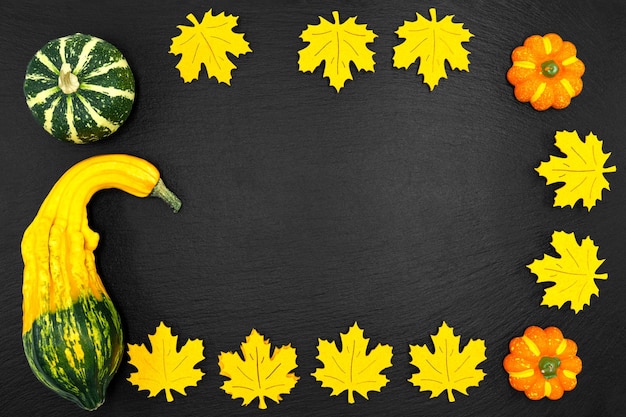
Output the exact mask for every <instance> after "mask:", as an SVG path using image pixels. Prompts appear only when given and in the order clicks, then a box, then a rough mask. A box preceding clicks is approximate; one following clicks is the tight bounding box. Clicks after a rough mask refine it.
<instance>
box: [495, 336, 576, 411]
mask: <svg viewBox="0 0 626 417" xmlns="http://www.w3.org/2000/svg"><path fill="white" fill-rule="evenodd" d="M509 350H510V353H509V354H508V355H507V356H506V357H505V358H504V361H503V366H504V369H505V370H506V371H507V372H508V374H509V383H510V384H511V386H512V387H513V388H514V389H516V390H517V391H523V392H524V394H526V396H527V397H528V398H530V399H531V400H540V399H542V398H544V397H547V398H549V399H551V400H558V399H559V398H561V397H562V396H563V394H564V392H565V391H571V390H573V389H574V388H575V387H576V384H577V379H576V376H577V375H578V374H579V373H580V372H581V371H582V367H583V364H582V361H581V360H580V358H579V357H578V356H576V353H577V351H578V346H577V345H576V343H575V342H574V341H572V340H570V339H566V338H564V337H563V333H561V330H559V329H558V328H557V327H547V328H546V329H542V328H541V327H537V326H530V327H528V328H527V329H526V330H525V331H524V335H523V336H521V337H515V338H513V339H512V340H511V342H510V343H509Z"/></svg>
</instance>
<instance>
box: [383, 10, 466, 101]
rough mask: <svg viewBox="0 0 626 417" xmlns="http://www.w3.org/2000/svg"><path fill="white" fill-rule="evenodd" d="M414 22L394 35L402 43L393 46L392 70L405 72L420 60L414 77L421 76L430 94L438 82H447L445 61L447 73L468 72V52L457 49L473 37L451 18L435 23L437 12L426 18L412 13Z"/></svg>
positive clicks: (434, 11)
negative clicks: (443, 80) (444, 79)
mask: <svg viewBox="0 0 626 417" xmlns="http://www.w3.org/2000/svg"><path fill="white" fill-rule="evenodd" d="M416 15H417V20H415V21H413V22H409V21H405V22H404V24H403V25H402V26H400V27H399V28H398V30H397V31H396V34H397V35H398V37H400V38H403V39H405V41H404V42H402V43H401V44H400V45H397V46H394V48H393V50H394V54H393V66H394V67H396V68H404V69H408V68H409V66H411V64H413V63H414V62H416V61H417V59H418V58H419V59H420V63H419V68H418V71H417V73H418V74H420V75H423V76H424V82H425V83H426V84H428V86H429V87H430V91H432V90H433V89H434V88H435V87H436V86H437V85H438V84H439V80H440V79H442V78H448V75H447V73H446V66H445V64H446V61H448V64H449V65H450V68H451V69H453V70H454V69H458V70H461V71H469V63H470V62H469V59H468V57H467V56H468V55H469V51H467V50H466V49H465V48H463V46H462V45H461V44H462V43H463V42H469V40H470V38H471V37H472V36H474V35H472V34H471V33H470V31H469V30H467V29H464V28H463V23H454V22H452V18H453V17H454V16H450V15H449V16H446V17H444V18H443V19H441V20H440V21H437V11H436V10H435V9H434V8H431V9H430V18H431V20H428V19H427V18H425V17H423V16H422V15H420V14H419V13H416Z"/></svg>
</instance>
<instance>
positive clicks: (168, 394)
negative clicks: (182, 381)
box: [165, 388, 174, 403]
mask: <svg viewBox="0 0 626 417" xmlns="http://www.w3.org/2000/svg"><path fill="white" fill-rule="evenodd" d="M165 399H166V400H167V402H168V403H171V402H172V401H174V396H173V395H172V391H171V390H170V389H169V388H166V389H165Z"/></svg>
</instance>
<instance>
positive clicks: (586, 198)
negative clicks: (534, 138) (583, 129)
mask: <svg viewBox="0 0 626 417" xmlns="http://www.w3.org/2000/svg"><path fill="white" fill-rule="evenodd" d="M555 139H556V140H555V145H556V147H557V148H559V149H560V150H561V152H563V153H564V154H565V155H566V157H565V158H562V157H557V156H553V155H552V156H550V160H549V161H548V162H542V163H541V164H540V165H539V167H537V168H535V170H536V171H537V172H538V173H539V175H541V176H542V177H545V178H546V184H548V185H549V184H554V183H565V184H564V185H563V186H562V187H560V188H558V189H557V190H556V195H555V197H554V207H565V206H570V207H574V204H576V202H577V201H578V200H581V199H582V201H583V206H585V207H587V210H588V211H591V208H592V207H594V206H595V205H596V202H597V201H598V200H602V190H605V189H606V190H609V182H608V181H607V180H606V178H605V177H604V174H605V173H608V172H615V171H616V170H617V169H616V168H615V167H614V166H611V167H606V168H605V166H604V165H605V163H606V161H607V159H609V156H611V153H604V152H602V141H601V140H598V137H597V136H596V135H594V134H593V133H589V134H588V135H587V136H586V137H585V141H584V142H583V141H582V140H581V139H580V137H579V136H578V133H577V132H576V131H573V132H567V131H561V132H557V133H556V135H555Z"/></svg>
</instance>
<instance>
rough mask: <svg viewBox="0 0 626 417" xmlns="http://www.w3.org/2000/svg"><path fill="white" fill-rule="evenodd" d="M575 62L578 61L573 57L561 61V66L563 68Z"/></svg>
mask: <svg viewBox="0 0 626 417" xmlns="http://www.w3.org/2000/svg"><path fill="white" fill-rule="evenodd" d="M576 61H578V58H577V57H576V56H575V55H574V56H570V57H569V58H567V59H565V60H563V62H561V64H562V65H564V66H567V65H572V64H573V63H574V62H576Z"/></svg>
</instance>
